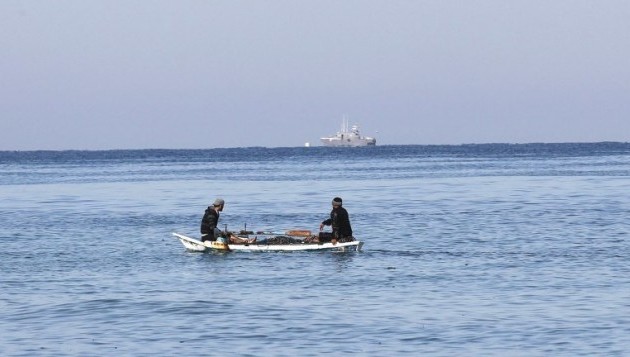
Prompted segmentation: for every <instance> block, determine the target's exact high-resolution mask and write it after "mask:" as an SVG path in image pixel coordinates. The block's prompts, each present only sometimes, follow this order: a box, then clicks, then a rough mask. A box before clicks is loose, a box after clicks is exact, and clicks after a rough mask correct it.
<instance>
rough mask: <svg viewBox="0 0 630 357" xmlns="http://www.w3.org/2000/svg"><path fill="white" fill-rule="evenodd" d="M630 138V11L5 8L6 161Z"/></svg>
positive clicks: (366, 4)
mask: <svg viewBox="0 0 630 357" xmlns="http://www.w3.org/2000/svg"><path fill="white" fill-rule="evenodd" d="M343 115H347V116H348V118H349V119H350V122H351V123H358V124H359V125H360V127H361V129H362V132H363V134H366V135H371V136H376V137H377V140H378V141H377V144H383V145H387V144H461V143H488V142H493V143H496V142H501V143H525V142H591V141H630V1H627V0H619V1H614V0H592V1H580V0H553V1H549V0H544V1H542V0H541V1H538V0H523V1H519V0H486V1H483V0H479V1H475V0H460V1H454V0H433V1H425V0H416V1H395V0H383V1H372V0H360V1H359V0H357V1H343V0H333V1H326V0H316V1H300V0H291V1H262V0H261V1H254V0H250V1H236V0H226V1H209V0H199V1H188V0H179V1H170V0H169V1H161V0H150V1H149V0H146V1H133V0H124V1H117V0H106V1H95V0H90V1H84V0H77V1H63V0H59V1H39V0H38V1H19V0H0V120H1V122H0V150H32V149H53V150H58V149H136V148H215V147H239V146H268V147H277V146H302V145H304V143H305V142H307V141H308V142H311V143H312V144H313V145H315V144H317V145H319V137H321V136H326V135H330V134H334V133H335V132H336V131H337V130H338V129H339V126H340V124H341V119H342V116H343Z"/></svg>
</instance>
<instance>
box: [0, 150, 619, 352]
mask: <svg viewBox="0 0 630 357" xmlns="http://www.w3.org/2000/svg"><path fill="white" fill-rule="evenodd" d="M335 196H340V197H342V198H343V202H344V207H345V208H346V209H347V210H348V212H349V213H350V219H351V222H352V227H353V230H354V232H355V237H357V238H358V239H360V240H362V241H364V242H365V245H364V247H363V251H362V252H347V253H334V252H284V253H251V252H250V253H247V252H231V253H194V252H188V251H186V250H185V249H184V247H183V246H182V245H181V243H180V242H179V241H178V240H176V239H175V238H174V237H172V236H171V232H180V233H184V234H187V235H191V236H194V237H198V236H199V224H200V220H201V217H202V215H203V212H204V210H205V208H206V207H207V206H208V205H209V204H210V203H211V202H212V201H213V200H214V199H215V198H216V197H222V198H224V199H225V200H226V207H225V210H224V212H223V213H222V215H221V219H220V223H221V224H220V227H221V228H223V225H224V224H227V227H228V229H229V230H235V231H236V230H240V229H242V228H244V227H245V225H247V228H248V229H250V230H276V231H277V230H288V229H311V230H313V231H314V232H316V231H317V230H318V227H319V223H320V222H321V221H322V220H323V219H325V218H327V217H328V215H329V212H330V209H331V200H332V198H333V197H335ZM629 233H630V143H585V144H569V143H567V144H522V145H510V144H484V145H461V146H376V147H366V148H345V149H340V148H324V147H310V148H305V147H299V148H235V149H209V150H129V151H127V150H120V151H118V150H117V151H32V152H7V151H4V152H0V355H2V356H113V355H122V356H156V355H157V356H172V355H181V356H226V355H237V356H320V355H332V356H336V355H361V356H630V259H629V257H630V234H629Z"/></svg>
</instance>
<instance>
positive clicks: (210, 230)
mask: <svg viewBox="0 0 630 357" xmlns="http://www.w3.org/2000/svg"><path fill="white" fill-rule="evenodd" d="M223 207H225V201H224V200H223V199H221V198H217V199H216V200H214V203H213V204H212V206H208V208H206V212H205V213H204V214H203V218H202V219H201V241H202V242H204V241H207V240H210V241H215V240H217V238H219V237H221V235H222V232H221V230H220V229H219V228H217V225H218V224H219V216H220V214H219V212H221V211H223ZM227 234H228V236H229V242H230V243H236V244H238V243H254V242H256V238H253V239H247V238H241V237H237V236H235V235H233V234H231V233H227Z"/></svg>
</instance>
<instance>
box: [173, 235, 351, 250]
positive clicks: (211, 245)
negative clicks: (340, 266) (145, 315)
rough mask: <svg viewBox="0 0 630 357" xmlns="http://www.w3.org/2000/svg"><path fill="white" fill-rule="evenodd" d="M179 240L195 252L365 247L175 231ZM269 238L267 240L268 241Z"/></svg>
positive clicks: (344, 243) (347, 243)
mask: <svg viewBox="0 0 630 357" xmlns="http://www.w3.org/2000/svg"><path fill="white" fill-rule="evenodd" d="M173 236H175V237H176V238H177V239H179V241H180V242H181V243H182V244H183V245H184V247H186V249H188V250H191V251H195V252H208V251H246V252H291V251H309V250H329V251H338V252H339V251H340V252H346V251H360V250H361V249H362V247H363V242H361V241H358V240H354V241H351V242H343V243H342V242H337V243H332V242H325V243H309V242H305V240H300V241H296V242H292V243H284V244H283V243H280V244H271V243H265V240H261V243H250V244H229V245H228V244H227V243H225V242H224V241H222V240H217V241H205V242H202V241H200V240H197V239H195V238H191V237H188V236H186V235H183V234H180V233H173ZM268 241H269V240H267V242H268Z"/></svg>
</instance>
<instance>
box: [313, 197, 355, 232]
mask: <svg viewBox="0 0 630 357" xmlns="http://www.w3.org/2000/svg"><path fill="white" fill-rule="evenodd" d="M341 204H342V200H341V198H339V197H335V198H334V199H333V201H332V206H333V208H332V211H330V218H328V219H327V220H325V221H323V222H322V223H321V224H320V225H319V230H320V231H321V230H323V229H324V226H332V241H333V243H335V242H337V241H340V242H350V241H353V240H354V238H353V237H352V227H351V226H350V217H349V216H348V211H346V209H345V208H343V207H341ZM322 238H323V237H322V234H320V242H321V241H322Z"/></svg>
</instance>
